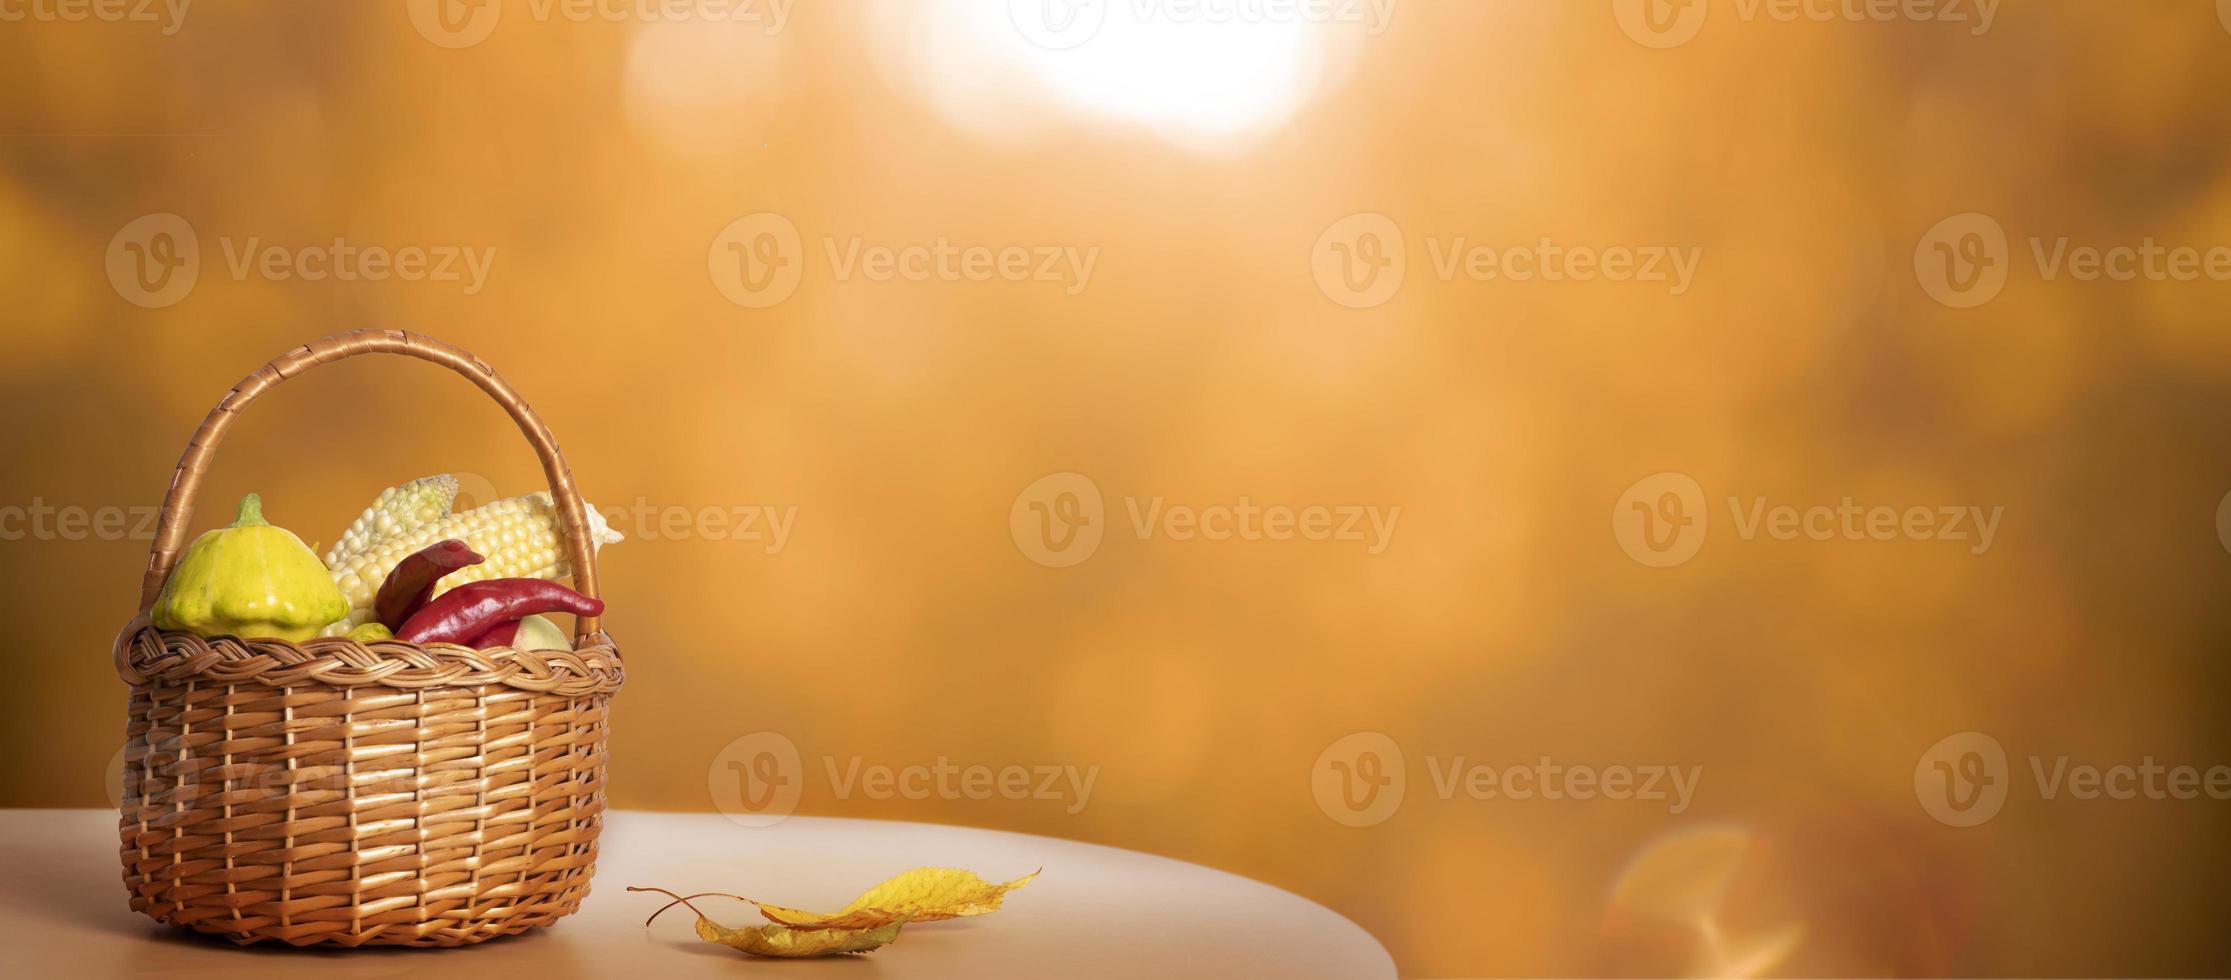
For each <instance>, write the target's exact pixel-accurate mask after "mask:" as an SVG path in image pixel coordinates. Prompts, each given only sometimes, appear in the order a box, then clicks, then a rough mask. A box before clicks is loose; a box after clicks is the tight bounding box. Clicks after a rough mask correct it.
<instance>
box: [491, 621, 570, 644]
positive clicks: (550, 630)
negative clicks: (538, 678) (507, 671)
mask: <svg viewBox="0 0 2231 980" xmlns="http://www.w3.org/2000/svg"><path fill="white" fill-rule="evenodd" d="M467 645H468V646H471V647H472V648H473V649H475V650H492V649H495V648H496V647H510V648H512V649H514V650H571V649H573V637H571V636H568V635H566V631H565V630H562V629H559V628H558V624H556V623H553V622H551V621H550V617H548V616H527V617H525V618H522V619H514V620H512V621H511V622H508V623H501V624H498V625H496V626H494V627H492V628H490V629H489V630H488V632H486V633H482V634H480V636H478V637H476V638H474V640H473V641H472V642H471V643H470V644H467Z"/></svg>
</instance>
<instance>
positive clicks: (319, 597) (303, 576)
mask: <svg viewBox="0 0 2231 980" xmlns="http://www.w3.org/2000/svg"><path fill="white" fill-rule="evenodd" d="M348 614H349V601H348V599H346V598H344V597H343V596H342V594H341V587H340V586H338V585H335V584H333V576H332V573H330V572H328V571H327V570H326V567H325V563H324V562H322V561H319V560H318V556H317V554H316V553H315V552H313V551H311V550H310V547H309V546H308V545H305V544H303V543H302V539H301V538H298V537H295V536H294V532H292V531H289V530H287V529H286V528H283V527H273V526H271V525H270V524H267V523H265V522H264V519H263V502H262V501H261V500H260V499H258V498H257V497H256V495H255V494H252V493H251V494H249V495H247V496H245V497H242V498H240V515H239V517H238V518H237V519H236V520H234V521H233V523H232V526H231V527H227V528H219V529H217V530H214V531H210V532H208V533H206V534H203V535H202V536H201V537H198V538H195V539H194V543H193V544H190V545H187V546H186V553H185V554H184V555H181V556H179V559H178V564H177V565H175V566H172V568H171V570H170V578H168V579H166V580H164V582H163V590H162V592H161V593H159V594H158V595H157V596H156V597H155V625H156V627H157V628H159V629H166V630H185V631H186V632H189V633H194V634H197V635H200V636H238V637H243V638H259V637H268V638H274V639H281V640H287V641H289V642H300V641H302V640H307V639H309V638H311V637H313V636H316V635H317V634H318V631H319V630H320V629H322V628H324V626H325V625H326V624H327V623H331V622H333V621H335V620H338V619H340V618H342V617H344V616H347V615H348Z"/></svg>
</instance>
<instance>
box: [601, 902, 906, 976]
mask: <svg viewBox="0 0 2231 980" xmlns="http://www.w3.org/2000/svg"><path fill="white" fill-rule="evenodd" d="M627 890H628V891H631V892H657V893H659V894H661V895H665V896H667V897H668V898H671V899H673V901H671V902H668V903H666V906H665V908H661V909H659V910H658V911H657V912H653V913H651V917H650V918H649V919H646V920H644V922H643V925H645V926H649V925H650V924H651V923H652V922H654V921H657V919H658V917H659V915H660V914H661V913H664V912H665V911H666V910H667V909H670V908H673V907H674V906H676V905H683V906H688V908H689V910H690V911H691V912H696V913H697V938H699V939H702V940H705V941H706V942H709V943H719V944H721V945H723V946H726V947H728V948H730V949H733V950H737V951H739V952H744V953H750V954H751V955H753V956H773V957H779V958H782V959H804V958H807V957H814V956H834V955H837V954H840V953H865V952H868V951H869V950H872V949H876V948H878V947H881V946H883V945H884V944H886V943H889V942H891V941H892V940H894V939H897V938H899V930H900V929H901V928H903V927H905V925H906V921H907V920H906V919H905V918H903V917H902V918H898V919H893V920H891V921H888V922H884V923H882V924H880V925H878V926H876V927H875V928H873V929H792V928H790V927H789V926H782V925H767V926H748V927H745V928H741V929H730V928H728V927H727V926H724V925H721V924H720V923H718V922H714V921H713V920H711V919H709V918H706V917H705V913H703V912H698V911H697V906H695V905H691V904H690V899H693V898H704V897H705V896H706V895H718V894H720V893H718V892H705V893H703V894H698V895H676V894H674V893H673V892H670V891H667V890H666V889H664V888H642V887H638V886H635V885H629V886H628V889H627ZM722 897H724V898H734V897H735V896H733V895H724V896H722Z"/></svg>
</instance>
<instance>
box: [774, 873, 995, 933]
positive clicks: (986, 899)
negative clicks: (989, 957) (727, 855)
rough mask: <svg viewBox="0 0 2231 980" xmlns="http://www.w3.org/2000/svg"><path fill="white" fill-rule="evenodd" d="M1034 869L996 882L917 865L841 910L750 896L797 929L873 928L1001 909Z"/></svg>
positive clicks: (972, 875)
mask: <svg viewBox="0 0 2231 980" xmlns="http://www.w3.org/2000/svg"><path fill="white" fill-rule="evenodd" d="M1036 877H1038V872H1036V871H1033V872H1031V873H1029V874H1026V875H1024V876H1022V877H1020V878H1017V879H1015V880H1013V881H1010V882H1007V883H1006V884H993V883H991V882H988V881H985V880H984V879H982V878H978V877H976V874H975V873H974V872H971V871H962V870H959V869H957V868H916V869H914V870H912V871H909V872H906V873H905V874H902V875H899V876H898V877H896V878H893V879H891V880H889V881H886V882H884V883H882V884H880V885H877V886H875V887H874V888H870V889H868V890H867V893H866V894H863V895H861V896H860V897H859V898H856V899H853V901H852V904H850V905H847V906H845V907H844V910H843V911H841V912H835V913H821V912H808V911H805V910H803V909H793V908H785V907H783V906H780V905H770V904H768V903H766V902H761V901H758V900H752V902H751V903H752V904H753V905H757V906H759V912H760V914H761V915H764V916H766V917H767V918H769V919H772V920H774V921H775V922H777V923H780V924H782V925H786V926H790V927H792V928H797V929H872V928H875V927H878V926H881V925H883V924H884V923H887V922H893V921H902V922H903V921H907V920H912V921H915V922H935V921H937V920H939V919H954V918H960V917H962V916H969V915H983V914H985V913H988V912H996V911H998V910H999V903H1000V900H1001V899H1003V898H1005V897H1006V895H1007V893H1008V892H1011V891H1014V890H1015V889H1017V888H1021V887H1022V886H1024V885H1027V884H1030V880H1031V879H1032V878H1036Z"/></svg>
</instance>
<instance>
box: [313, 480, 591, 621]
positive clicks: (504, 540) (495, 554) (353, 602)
mask: <svg viewBox="0 0 2231 980" xmlns="http://www.w3.org/2000/svg"><path fill="white" fill-rule="evenodd" d="M383 496H384V495H383ZM587 510H588V517H589V546H590V548H591V549H599V548H602V547H603V546H604V545H607V544H611V543H613V542H615V541H619V540H621V536H620V534H619V533H618V532H616V531H613V530H612V528H611V527H610V526H609V525H607V524H606V523H605V522H604V516H603V515H602V514H599V513H598V512H597V509H596V508H595V507H589V508H587ZM446 538H456V539H458V540H461V541H463V542H464V543H465V545H466V546H467V547H469V548H471V549H472V550H473V551H475V552H478V553H480V554H482V555H486V556H487V561H486V562H484V563H482V564H479V565H475V566H472V567H470V568H465V569H460V570H458V571H456V572H453V573H451V574H450V575H449V576H447V577H446V578H445V579H444V580H443V581H442V582H441V584H440V585H438V586H436V590H435V591H436V593H437V596H438V595H439V594H440V592H441V591H442V590H443V589H447V588H452V587H455V586H458V585H461V584H464V583H467V582H476V581H482V580H486V579H499V578H533V579H550V580H555V579H562V578H571V577H572V576H573V568H572V563H571V562H570V561H568V560H567V551H566V547H565V544H564V535H563V532H562V531H561V530H560V528H559V518H558V514H557V508H556V506H555V505H554V504H552V503H551V500H550V493H549V491H547V490H545V491H539V492H536V493H530V494H527V495H525V496H520V497H511V498H509V499H505V500H498V501H495V502H494V503H490V504H485V505H482V506H480V507H476V508H474V509H472V510H469V511H466V512H464V513H462V514H451V515H449V516H448V517H444V518H441V519H440V520H437V521H434V522H433V523H430V524H422V525H419V526H417V527H413V528H410V529H408V530H404V531H400V532H398V533H395V534H392V535H389V536H387V537H385V538H382V539H380V540H378V541H375V542H373V543H372V544H371V545H370V546H368V547H366V548H365V549H364V550H362V551H360V552H357V553H356V554H354V555H351V556H346V557H343V558H342V559H341V561H340V562H339V563H337V564H335V565H334V566H333V582H334V584H336V585H339V586H340V587H341V594H342V595H343V596H345V597H347V599H348V606H349V608H348V613H347V615H348V619H349V624H350V625H351V626H355V625H358V624H361V623H365V622H370V621H371V620H372V618H373V616H374V612H373V605H374V602H375V601H376V597H377V593H378V591H379V588H380V584H381V583H382V582H384V581H386V579H387V576H388V574H389V573H390V572H391V571H393V570H394V569H395V567H396V566H397V565H399V564H401V563H402V562H403V560H404V559H406V558H408V557H410V556H411V555H413V554H416V553H418V552H419V551H422V550H424V549H425V548H426V547H427V546H428V545H431V544H433V543H435V542H437V541H441V540H443V539H446ZM398 634H400V631H398ZM469 639H472V637H470V636H466V637H461V638H459V640H458V641H457V642H463V641H464V640H469Z"/></svg>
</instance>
